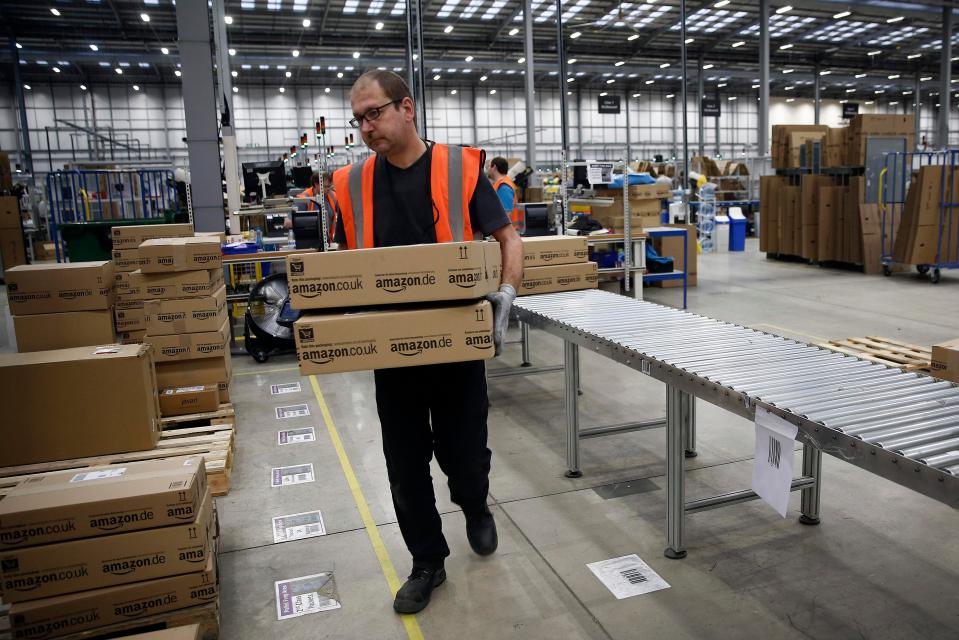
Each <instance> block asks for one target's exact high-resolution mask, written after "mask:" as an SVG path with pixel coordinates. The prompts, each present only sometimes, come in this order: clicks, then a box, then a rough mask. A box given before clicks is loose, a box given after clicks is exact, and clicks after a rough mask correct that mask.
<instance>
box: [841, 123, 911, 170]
mask: <svg viewBox="0 0 959 640" xmlns="http://www.w3.org/2000/svg"><path fill="white" fill-rule="evenodd" d="M846 132H847V133H846V142H845V147H846V154H845V163H846V165H848V166H853V167H861V166H863V165H864V164H865V163H866V145H867V143H868V141H869V139H870V138H905V139H906V146H905V149H903V151H912V150H913V149H915V148H916V116H915V115H914V114H910V115H892V114H881V115H879V114H859V115H857V116H855V117H854V118H853V119H852V121H851V122H850V123H849V127H848V129H847V130H846Z"/></svg>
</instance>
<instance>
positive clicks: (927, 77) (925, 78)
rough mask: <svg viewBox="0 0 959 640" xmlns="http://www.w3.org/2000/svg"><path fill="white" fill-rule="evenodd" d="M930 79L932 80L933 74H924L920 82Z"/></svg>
mask: <svg viewBox="0 0 959 640" xmlns="http://www.w3.org/2000/svg"><path fill="white" fill-rule="evenodd" d="M929 80H932V76H923V77H921V78H919V82H928V81H929Z"/></svg>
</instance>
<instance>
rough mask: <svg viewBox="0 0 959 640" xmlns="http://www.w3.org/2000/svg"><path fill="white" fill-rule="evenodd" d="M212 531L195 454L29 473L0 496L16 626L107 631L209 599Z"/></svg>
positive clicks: (5, 571)
mask: <svg viewBox="0 0 959 640" xmlns="http://www.w3.org/2000/svg"><path fill="white" fill-rule="evenodd" d="M216 537H217V523H216V513H215V508H214V504H213V497H212V495H211V494H210V489H209V487H208V486H207V482H206V472H205V470H204V462H203V458H201V457H174V458H168V459H166V460H156V461H148V462H135V463H129V464H124V465H112V466H104V467H90V468H86V469H82V470H71V471H62V472H52V473H47V474H43V475H36V476H30V477H29V478H26V479H24V480H23V481H22V482H20V483H19V484H18V485H16V486H15V487H13V488H12V489H10V490H9V492H8V493H7V495H6V496H5V497H4V499H3V500H2V501H0V540H2V542H3V545H4V552H3V562H2V563H0V588H2V592H3V601H4V603H5V604H8V605H10V608H9V611H8V619H9V625H10V631H11V633H12V636H13V637H16V638H34V637H43V638H56V637H61V636H67V635H72V634H75V633H79V632H82V631H91V630H102V631H103V632H106V631H108V630H109V629H110V627H111V625H114V624H118V623H128V621H129V620H130V619H131V618H142V617H144V616H147V615H152V614H157V613H161V612H164V611H173V610H179V609H187V608H189V607H195V606H201V605H204V604H205V603H210V602H215V601H216V600H217V598H218V580H217V568H216V549H215V541H216Z"/></svg>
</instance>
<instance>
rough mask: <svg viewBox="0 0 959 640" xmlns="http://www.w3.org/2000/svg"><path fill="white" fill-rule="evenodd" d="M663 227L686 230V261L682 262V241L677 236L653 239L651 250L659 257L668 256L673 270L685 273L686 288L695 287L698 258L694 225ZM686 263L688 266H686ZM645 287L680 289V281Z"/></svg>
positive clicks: (649, 284) (652, 283)
mask: <svg viewBox="0 0 959 640" xmlns="http://www.w3.org/2000/svg"><path fill="white" fill-rule="evenodd" d="M660 226H664V227H674V228H676V229H685V230H686V238H685V241H686V261H684V260H683V241H684V238H682V237H679V236H665V237H657V238H653V239H652V242H653V249H655V250H656V253H658V254H659V255H661V256H669V257H671V258H672V259H673V269H674V270H676V271H685V272H686V286H687V287H695V286H696V281H697V277H698V275H697V274H698V273H699V267H698V263H699V256H698V254H697V252H696V225H691V224H667V225H660ZM687 262H688V266H687ZM647 286H652V287H661V288H663V289H669V288H672V287H682V286H683V281H682V280H663V281H660V282H650V283H647Z"/></svg>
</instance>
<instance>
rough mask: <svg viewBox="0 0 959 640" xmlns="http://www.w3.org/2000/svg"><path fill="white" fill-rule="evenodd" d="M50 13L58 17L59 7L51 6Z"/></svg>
mask: <svg viewBox="0 0 959 640" xmlns="http://www.w3.org/2000/svg"><path fill="white" fill-rule="evenodd" d="M50 13H52V14H53V15H55V16H57V17H60V11H59V10H58V9H56V8H53V7H51V8H50ZM24 86H26V85H24Z"/></svg>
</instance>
